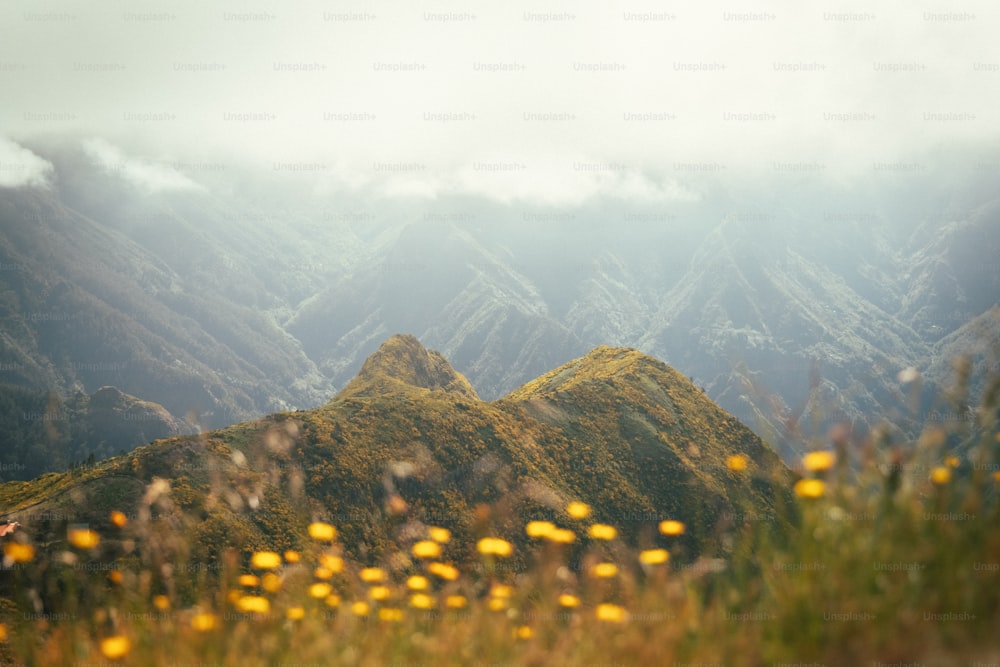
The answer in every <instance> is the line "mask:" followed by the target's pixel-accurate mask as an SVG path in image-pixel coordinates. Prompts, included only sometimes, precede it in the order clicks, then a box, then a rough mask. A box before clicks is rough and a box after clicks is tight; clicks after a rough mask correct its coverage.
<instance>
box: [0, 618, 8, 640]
mask: <svg viewBox="0 0 1000 667" xmlns="http://www.w3.org/2000/svg"><path fill="white" fill-rule="evenodd" d="M5 641H7V625H6V624H5V623H0V642H5Z"/></svg>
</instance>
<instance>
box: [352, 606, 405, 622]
mask: <svg viewBox="0 0 1000 667" xmlns="http://www.w3.org/2000/svg"><path fill="white" fill-rule="evenodd" d="M358 615H359V616H364V614H358ZM378 620H380V621H385V622H387V623H398V622H400V621H402V620H403V610H402V609H399V608H397V607H384V608H382V609H379V610H378Z"/></svg>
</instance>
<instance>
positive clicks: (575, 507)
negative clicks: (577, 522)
mask: <svg viewBox="0 0 1000 667" xmlns="http://www.w3.org/2000/svg"><path fill="white" fill-rule="evenodd" d="M566 513H567V514H569V515H570V516H571V517H573V518H574V519H586V518H587V517H588V516H590V505H588V504H587V503H581V502H579V501H577V500H574V501H573V502H571V503H570V504H569V505H567V506H566Z"/></svg>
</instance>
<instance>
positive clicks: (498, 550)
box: [476, 537, 514, 557]
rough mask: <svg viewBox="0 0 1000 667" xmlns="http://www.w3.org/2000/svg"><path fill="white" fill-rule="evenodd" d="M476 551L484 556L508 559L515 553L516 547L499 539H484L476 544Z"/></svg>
mask: <svg viewBox="0 0 1000 667" xmlns="http://www.w3.org/2000/svg"><path fill="white" fill-rule="evenodd" d="M476 550H478V551H479V553H481V554H483V555H492V556H502V557H506V556H509V555H510V554H511V553H512V552H513V550H514V547H513V546H512V545H511V543H510V542H508V541H507V540H502V539H500V538H499V537H484V538H482V539H481V540H479V542H478V543H477V544H476Z"/></svg>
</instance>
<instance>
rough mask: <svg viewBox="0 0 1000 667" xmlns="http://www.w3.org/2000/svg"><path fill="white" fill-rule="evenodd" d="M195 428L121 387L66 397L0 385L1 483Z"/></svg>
mask: <svg viewBox="0 0 1000 667" xmlns="http://www.w3.org/2000/svg"><path fill="white" fill-rule="evenodd" d="M193 428H194V427H193V425H191V424H187V423H185V422H184V421H182V420H180V419H178V418H177V417H175V416H174V415H172V414H170V413H169V412H168V411H167V410H166V409H165V408H164V407H163V406H162V405H159V404H157V403H150V402H148V401H143V400H140V399H138V398H136V397H135V396H130V395H128V394H125V393H123V392H121V391H120V390H118V389H117V388H115V387H101V388H100V389H98V390H97V391H95V392H94V393H93V394H91V395H89V396H88V395H87V394H83V393H77V394H75V395H73V396H70V397H68V398H66V399H64V398H62V397H60V396H59V395H57V394H52V393H49V392H45V391H39V390H32V389H24V388H20V387H14V386H10V385H3V386H0V429H2V431H3V434H4V435H3V440H4V448H3V450H2V451H0V480H11V479H21V480H25V479H32V478H34V477H37V476H39V475H41V474H43V473H45V472H49V471H52V470H65V469H66V468H67V467H69V466H73V465H80V464H93V463H94V461H95V460H100V459H104V458H107V457H109V456H112V455H114V454H118V453H121V452H127V451H131V450H132V449H134V448H135V447H137V446H139V445H144V444H148V443H150V442H152V441H153V440H159V439H161V438H169V437H173V436H178V435H183V434H187V433H191V432H192V431H193Z"/></svg>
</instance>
